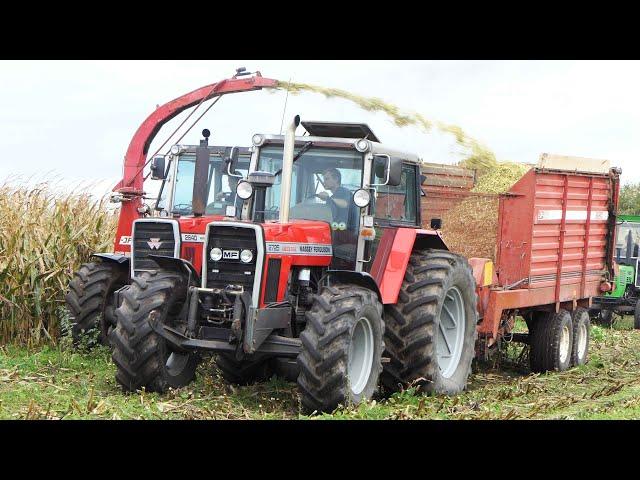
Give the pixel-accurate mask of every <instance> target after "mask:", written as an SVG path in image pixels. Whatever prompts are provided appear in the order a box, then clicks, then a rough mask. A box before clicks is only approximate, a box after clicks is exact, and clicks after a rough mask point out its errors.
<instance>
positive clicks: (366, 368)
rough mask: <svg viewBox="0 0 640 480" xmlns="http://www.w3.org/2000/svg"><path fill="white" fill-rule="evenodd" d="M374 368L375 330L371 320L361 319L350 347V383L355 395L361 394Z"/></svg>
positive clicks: (352, 336) (354, 331) (354, 330)
mask: <svg viewBox="0 0 640 480" xmlns="http://www.w3.org/2000/svg"><path fill="white" fill-rule="evenodd" d="M372 366H373V329H372V328H371V323H370V322H369V319H367V318H365V317H361V318H360V319H359V320H358V323H356V326H355V328H354V329H353V334H352V335H351V345H350V346H349V368H348V375H349V383H350V385H351V391H352V392H353V394H354V395H358V394H360V393H361V392H362V391H363V390H364V388H365V387H366V386H367V383H368V382H369V376H370V375H371V367H372Z"/></svg>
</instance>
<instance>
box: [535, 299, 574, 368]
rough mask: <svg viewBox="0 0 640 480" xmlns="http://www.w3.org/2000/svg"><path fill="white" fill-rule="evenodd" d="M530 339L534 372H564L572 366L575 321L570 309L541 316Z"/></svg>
mask: <svg viewBox="0 0 640 480" xmlns="http://www.w3.org/2000/svg"><path fill="white" fill-rule="evenodd" d="M529 340H530V347H531V351H530V353H529V361H530V365H531V370H532V371H533V372H541V373H542V372H546V371H549V370H557V371H559V372H562V371H564V370H567V369H568V368H569V367H570V366H571V350H572V345H573V322H572V321H571V314H569V312H568V311H566V310H560V311H559V312H558V313H548V314H547V315H544V316H540V317H539V318H538V319H537V320H536V325H535V327H534V329H533V332H532V333H531V334H530V339H529Z"/></svg>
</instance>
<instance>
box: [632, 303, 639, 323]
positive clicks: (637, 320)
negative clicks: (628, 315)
mask: <svg viewBox="0 0 640 480" xmlns="http://www.w3.org/2000/svg"><path fill="white" fill-rule="evenodd" d="M633 328H635V329H636V330H638V329H640V301H638V302H636V309H635V311H634V312H633Z"/></svg>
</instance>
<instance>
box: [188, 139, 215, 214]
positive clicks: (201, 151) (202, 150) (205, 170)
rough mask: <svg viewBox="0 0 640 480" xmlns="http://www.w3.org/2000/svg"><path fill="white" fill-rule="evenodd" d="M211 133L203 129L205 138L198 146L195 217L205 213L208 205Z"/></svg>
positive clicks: (192, 201) (195, 171) (194, 174)
mask: <svg viewBox="0 0 640 480" xmlns="http://www.w3.org/2000/svg"><path fill="white" fill-rule="evenodd" d="M209 135H211V132H209V130H207V129H206V128H205V129H204V130H203V131H202V136H203V137H204V140H200V146H199V147H196V165H195V169H194V173H193V198H192V200H191V209H192V210H193V215H194V216H195V217H201V216H202V215H204V211H205V208H206V207H207V197H208V193H209V192H208V191H207V184H208V183H209Z"/></svg>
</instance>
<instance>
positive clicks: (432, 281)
mask: <svg viewBox="0 0 640 480" xmlns="http://www.w3.org/2000/svg"><path fill="white" fill-rule="evenodd" d="M456 292H457V293H456ZM454 296H455V297H456V299H457V300H456V302H461V303H462V305H460V307H459V309H458V310H457V312H458V314H459V315H458V320H460V316H463V318H462V320H463V321H462V322H461V323H460V325H461V327H457V328H458V330H456V334H455V335H456V337H455V343H454V345H453V346H451V348H453V352H451V350H449V352H450V353H451V354H452V355H453V356H454V357H455V356H457V357H458V361H457V363H449V364H448V365H447V364H446V363H445V362H446V360H444V355H442V358H441V360H439V353H438V352H442V353H445V352H444V351H443V348H447V347H448V346H450V341H447V340H446V337H445V334H444V332H445V330H446V329H449V330H451V329H455V328H456V323H455V322H454V321H453V315H451V312H450V307H451V306H452V304H451V303H450V300H451V298H453V297H454ZM445 302H447V304H448V305H449V306H448V307H447V308H445V309H443V305H444V304H445ZM477 304H478V296H477V293H476V282H475V279H474V277H473V272H472V270H471V267H470V266H469V262H468V261H467V260H466V258H464V257H462V256H460V255H456V254H453V253H451V252H449V251H446V250H435V249H428V250H417V251H414V252H413V253H412V255H411V258H410V260H409V264H408V265H407V269H406V272H405V276H404V281H403V283H402V287H401V288H400V292H399V295H398V301H397V303H396V304H395V305H386V306H385V322H386V334H385V345H386V347H387V350H386V353H385V357H389V358H390V362H389V363H385V368H384V371H383V373H382V383H383V385H384V387H385V390H386V391H387V392H389V393H391V392H395V391H397V390H399V389H401V388H405V387H407V386H409V385H412V386H416V387H418V390H420V391H422V392H424V393H444V394H449V395H451V394H456V393H459V392H461V391H463V390H464V389H465V388H466V385H467V381H468V378H469V374H470V373H471V363H472V361H473V358H474V356H475V343H476V339H477V330H476V326H477V323H478V312H477ZM456 305H458V304H456ZM456 308H457V307H456ZM443 310H445V311H446V312H447V313H445V315H446V317H447V320H446V322H443V321H442V318H441V317H442V316H443V314H442V312H443ZM450 325H454V326H453V327H450V328H447V327H449V326H450ZM460 328H463V330H462V332H459V329H460ZM450 362H455V358H453V359H452V360H451V361H450ZM441 363H442V365H441Z"/></svg>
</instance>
